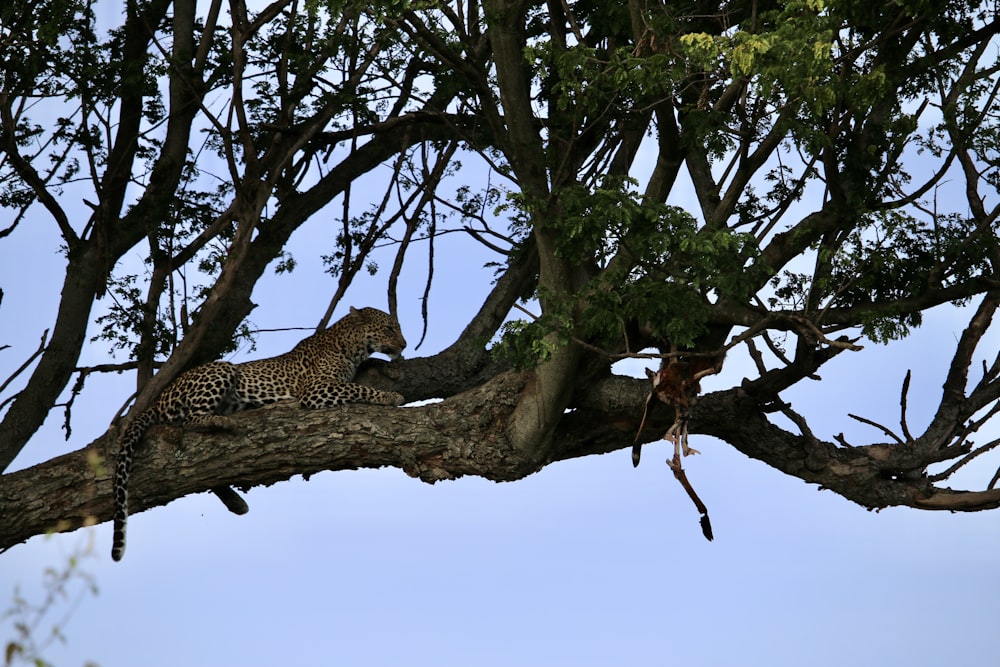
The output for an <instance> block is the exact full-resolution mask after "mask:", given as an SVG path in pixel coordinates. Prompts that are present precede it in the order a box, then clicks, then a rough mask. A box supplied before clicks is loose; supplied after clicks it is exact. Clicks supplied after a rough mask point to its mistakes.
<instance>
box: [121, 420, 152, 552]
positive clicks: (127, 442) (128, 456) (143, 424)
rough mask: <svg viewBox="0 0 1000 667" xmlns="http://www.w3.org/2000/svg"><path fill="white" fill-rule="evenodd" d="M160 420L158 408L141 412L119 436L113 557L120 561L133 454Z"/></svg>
mask: <svg viewBox="0 0 1000 667" xmlns="http://www.w3.org/2000/svg"><path fill="white" fill-rule="evenodd" d="M157 421H159V416H158V414H157V412H156V410H153V409H149V410H143V411H142V412H140V413H139V414H138V415H137V416H136V417H135V418H134V419H132V420H131V421H130V422H129V423H128V426H126V427H125V430H124V431H123V432H122V434H121V436H119V438H118V445H119V449H118V463H117V464H116V465H115V481H114V496H115V516H114V533H113V536H112V538H111V558H113V559H114V560H116V561H118V560H121V559H122V556H124V555H125V523H126V522H127V521H128V477H129V473H131V472H132V455H133V453H134V452H135V446H136V445H137V444H139V441H140V440H142V436H143V434H145V433H146V429H148V428H149V427H150V426H152V425H153V424H155V423H156V422H157Z"/></svg>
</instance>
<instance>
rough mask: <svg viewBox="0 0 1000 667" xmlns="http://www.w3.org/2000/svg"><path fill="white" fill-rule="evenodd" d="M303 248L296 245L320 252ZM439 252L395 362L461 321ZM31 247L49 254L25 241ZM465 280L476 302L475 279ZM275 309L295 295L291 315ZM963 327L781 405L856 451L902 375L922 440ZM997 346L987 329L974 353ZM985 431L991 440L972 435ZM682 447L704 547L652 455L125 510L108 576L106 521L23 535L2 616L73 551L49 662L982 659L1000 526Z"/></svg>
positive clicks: (980, 478)
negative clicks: (85, 580)
mask: <svg viewBox="0 0 1000 667" xmlns="http://www.w3.org/2000/svg"><path fill="white" fill-rule="evenodd" d="M312 229H313V231H304V233H303V234H302V235H301V236H300V237H297V238H296V243H297V244H299V246H298V247H301V248H303V249H304V248H306V247H308V246H309V245H310V244H313V243H315V242H316V239H315V237H313V238H310V234H313V233H318V234H321V233H323V232H322V228H321V227H313V228H312ZM34 231H35V232H36V233H38V231H39V230H38V229H36V230H34ZM448 242H449V241H447V240H446V239H443V240H442V245H441V246H439V257H451V258H452V259H449V260H448V264H446V265H444V266H447V272H445V270H444V269H439V271H440V273H439V275H440V276H441V280H439V281H438V282H437V283H436V288H435V292H434V295H433V299H434V300H433V301H432V303H431V315H432V321H431V328H430V338H429V341H428V343H427V345H426V349H423V350H421V351H419V352H416V353H414V352H413V351H412V350H410V351H409V352H410V355H411V356H412V355H415V354H431V353H433V352H434V351H436V350H437V349H439V348H440V347H442V346H444V345H446V344H447V343H448V342H450V340H451V339H452V338H453V337H454V336H455V335H457V333H458V331H460V329H461V327H462V325H464V323H465V322H466V321H467V318H468V315H469V314H470V313H471V311H472V310H474V308H475V307H476V306H477V305H478V302H477V301H476V297H473V296H472V295H470V294H469V293H468V291H467V290H468V289H469V282H468V280H455V279H454V276H462V275H465V276H468V275H475V274H470V273H469V272H470V271H477V270H478V268H479V266H480V265H481V263H482V258H480V257H470V256H468V255H461V256H457V257H456V256H455V255H454V254H452V255H449V254H448V253H447V246H446V245H445V244H446V243H448ZM50 247H51V246H50ZM36 251H37V253H38V256H39V257H42V256H43V255H44V254H45V253H48V255H49V256H50V257H51V254H52V253H51V251H50V250H48V249H46V248H45V247H44V245H43V244H38V245H37V246H36ZM21 261H23V262H26V264H18V262H16V261H15V262H6V261H5V262H2V263H0V281H2V282H0V286H2V287H4V288H5V289H6V291H7V297H6V298H5V301H4V304H3V309H2V310H0V334H2V335H3V337H4V341H5V342H6V341H10V340H14V339H16V340H17V341H18V342H19V346H18V347H17V348H16V350H6V351H5V352H4V353H3V354H5V355H6V357H5V358H4V361H5V363H13V362H12V361H11V359H13V358H14V357H17V358H18V360H19V359H20V358H22V357H21V356H20V355H23V354H24V353H25V352H27V351H28V350H31V349H34V345H37V338H38V336H39V335H40V331H39V329H40V328H42V327H43V326H44V324H43V322H44V321H45V317H47V313H48V307H49V304H51V303H54V299H55V298H56V296H57V293H58V284H57V283H56V284H55V292H54V293H53V292H52V289H53V286H52V285H51V284H49V281H48V280H45V279H43V280H40V281H39V285H38V286H36V287H37V289H39V290H41V291H45V290H48V292H46V293H45V294H44V298H42V297H41V296H36V297H34V298H32V299H24V298H23V294H24V293H25V290H24V289H22V287H24V285H23V283H17V284H16V287H17V289H13V286H14V285H15V283H14V282H13V281H14V280H15V277H16V274H17V271H18V270H19V269H20V270H23V269H24V268H26V267H27V266H30V264H27V262H29V261H31V258H30V257H29V255H28V253H26V254H25V255H23V256H22V258H21ZM452 261H454V263H451V262H452ZM463 262H464V263H465V264H464V265H463ZM15 267H18V268H15ZM420 270H422V269H420ZM412 271H414V272H415V274H416V273H418V272H419V271H418V269H417V268H416V267H414V268H413V269H412ZM446 273H447V275H446ZM415 274H414V275H411V278H413V280H412V281H411V282H410V283H408V284H409V285H410V287H408V288H407V289H412V290H413V293H412V294H407V295H404V294H401V295H400V305H401V310H402V316H403V327H404V332H405V333H406V334H407V336H408V338H409V339H410V340H411V341H415V340H416V337H417V336H416V332H417V331H419V327H420V323H419V321H418V319H417V313H418V312H419V310H418V308H419V303H418V302H417V300H416V298H414V294H416V293H418V292H419V290H421V289H422V284H421V283H420V280H419V276H416V277H415ZM480 275H482V277H483V283H484V286H483V287H482V289H485V283H487V282H488V275H489V274H488V273H487V272H482V273H481V274H480ZM447 276H451V279H449V278H448V277H447ZM329 280H330V279H329V278H328V277H324V276H322V275H321V270H320V267H319V266H318V265H315V264H312V263H311V262H310V260H309V259H308V257H307V255H305V254H303V255H301V256H300V267H299V269H297V270H296V272H295V273H294V274H292V275H291V276H286V277H281V278H277V279H275V280H272V281H270V282H269V286H268V287H267V288H265V289H264V290H262V291H261V292H260V294H256V295H255V301H256V302H257V303H259V304H260V308H259V309H258V310H257V311H255V312H254V314H253V315H252V318H253V320H254V322H255V323H256V324H257V325H258V326H260V327H262V328H272V327H281V326H309V325H310V324H313V323H315V321H316V320H317V319H318V317H317V313H319V312H321V311H322V309H323V308H324V307H325V301H324V299H325V295H326V294H329V290H330V287H331V286H330V285H329V282H323V281H329ZM418 284H419V287H418V286H417V285H418ZM8 286H11V287H8ZM317 286H325V287H321V288H318V287H317ZM352 289H353V291H352V293H351V294H350V295H349V298H348V299H347V302H346V303H345V304H344V308H343V309H341V310H344V309H346V306H347V305H348V304H353V305H358V306H360V305H375V306H380V307H384V305H385V304H384V296H383V295H382V294H381V290H382V289H383V286H382V284H381V283H380V282H379V279H378V278H375V279H371V280H366V281H364V282H363V283H361V284H359V285H358V286H357V287H356V288H352ZM289 291H291V293H294V294H299V295H301V297H300V298H298V299H288V298H287V294H288V293H289ZM317 293H318V294H319V295H320V298H319V299H318V301H319V303H314V302H313V301H312V299H311V295H313V294H317ZM36 308H37V309H38V310H37V311H36V310H35V309H36ZM339 314H341V313H338V315H339ZM15 323H20V324H21V326H18V327H16V328H15V327H14V326H13V325H14V324H15ZM24 323H30V325H31V327H34V328H31V327H29V326H24V325H23V324H24ZM964 326H965V319H964V314H962V313H958V312H956V311H954V309H950V308H940V309H937V310H935V311H933V312H932V313H931V314H930V316H929V317H928V322H927V324H926V325H925V326H924V327H923V328H921V329H920V330H918V331H917V332H915V333H914V335H913V336H911V337H910V338H909V339H907V340H905V341H903V342H901V343H898V344H894V345H892V346H889V347H882V346H878V345H874V344H869V345H868V346H867V347H866V349H865V350H864V351H862V352H859V353H853V354H848V353H845V354H842V355H841V356H840V357H839V358H838V359H837V360H836V361H835V362H834V363H833V365H832V366H830V367H827V368H825V369H824V372H823V373H822V374H823V377H824V380H823V382H819V383H808V384H806V385H804V386H803V387H802V388H801V389H800V390H798V391H796V392H794V393H790V394H789V396H788V398H790V399H791V400H792V401H793V404H794V406H795V408H796V409H797V410H799V411H800V412H802V413H803V414H806V415H807V416H808V417H810V418H811V420H812V427H813V429H814V430H815V431H816V433H817V434H818V435H819V436H820V437H824V438H829V437H831V436H832V435H833V434H834V433H839V432H841V431H845V432H846V433H847V436H848V439H849V440H852V441H854V442H857V443H863V442H870V441H875V440H877V439H879V434H878V433H875V432H873V430H872V429H870V428H869V427H866V426H864V425H861V424H857V423H855V422H853V421H851V420H849V419H847V417H846V414H847V413H848V412H853V413H855V414H860V415H862V416H866V417H869V418H873V419H877V420H883V421H885V422H887V423H895V421H896V420H897V419H898V399H899V386H900V382H901V380H902V377H903V374H904V373H905V371H906V369H907V368H912V369H913V372H914V378H913V383H912V388H911V397H910V414H911V426H912V427H913V428H914V429H917V428H918V427H919V426H920V425H921V419H922V418H923V419H927V418H929V417H930V415H931V414H932V411H933V409H934V405H935V401H936V400H937V398H938V397H939V394H940V386H941V381H942V380H943V377H944V372H945V369H946V367H947V366H946V364H947V361H948V359H947V356H946V355H947V353H948V352H949V348H950V347H951V346H952V345H953V344H954V341H955V339H956V337H957V336H958V335H959V333H960V332H961V330H962V328H964ZM301 335H302V334H301V333H294V332H293V333H290V334H267V335H262V336H261V337H260V339H259V341H258V350H257V352H256V353H254V355H253V356H268V355H272V354H277V353H279V352H281V351H284V350H285V349H288V347H290V345H291V344H292V343H294V341H295V340H297V339H298V338H299V337H301ZM286 339H287V340H286ZM997 343H998V340H997V337H996V335H995V333H994V334H993V335H992V338H991V339H990V340H989V341H987V345H984V348H983V349H984V350H986V349H992V350H995V349H996V348H997ZM93 354H95V355H96V354H97V351H96V350H95V351H94V352H93ZM741 363H742V362H741V361H740V359H739V358H738V355H737V356H736V357H733V358H731V360H730V362H728V363H727V368H726V373H725V374H724V375H723V376H722V377H720V378H712V379H711V380H710V381H706V383H705V389H706V391H711V390H713V389H718V388H723V387H726V386H729V385H730V384H731V383H732V382H734V381H738V379H739V376H740V374H741ZM626 370H629V371H630V372H636V371H638V370H639V365H638V364H632V366H631V367H629V368H627V369H626ZM130 382H131V380H130V379H122V378H115V377H112V378H104V379H100V380H98V379H95V384H94V386H93V388H92V389H94V390H96V391H91V393H90V394H88V395H87V396H86V399H87V401H86V402H83V403H81V405H80V406H79V407H78V408H77V410H76V415H77V417H76V420H75V422H74V437H73V439H72V441H71V442H69V443H65V442H63V441H62V434H61V432H60V431H59V429H58V426H59V422H60V421H61V414H54V415H53V417H52V418H51V419H50V420H49V423H47V425H46V428H45V430H44V431H43V432H40V434H39V435H38V436H37V437H36V438H35V439H34V440H33V441H32V443H31V444H30V445H29V448H28V449H26V450H25V452H24V454H23V456H22V457H21V458H20V459H19V461H18V465H28V464H30V462H31V461H33V460H44V459H46V458H49V457H50V456H52V455H54V454H55V453H58V452H61V451H68V450H70V449H74V448H76V447H79V446H82V445H84V444H86V443H87V442H89V441H90V439H91V438H92V437H93V436H95V435H97V434H98V433H100V432H102V431H103V429H104V428H106V425H107V422H108V420H109V419H110V418H111V416H112V415H113V414H114V412H115V411H116V410H117V408H118V405H119V404H120V402H121V401H123V400H124V398H125V397H126V396H127V394H128V390H129V383H130ZM81 400H82V399H81ZM988 437H996V434H995V433H994V434H993V435H992V436H989V434H983V435H982V436H981V440H982V441H983V442H985V441H986V439H987V438H988ZM692 445H693V446H694V447H696V448H698V449H700V450H701V451H702V452H703V453H702V454H701V455H700V456H697V457H692V458H688V459H687V460H686V462H685V467H686V469H687V471H688V475H689V477H690V479H691V481H692V483H693V484H694V485H695V488H696V489H697V490H698V492H699V494H700V495H701V497H702V498H703V499H704V500H705V502H706V504H707V505H708V507H709V510H710V513H711V517H712V521H713V526H714V528H715V534H716V539H715V541H714V542H712V543H708V542H706V541H705V540H704V538H703V537H702V536H701V533H700V530H699V528H698V523H697V514H696V513H695V511H694V509H693V507H692V506H691V504H690V501H689V500H688V499H687V497H686V496H685V495H684V494H683V491H682V490H681V488H680V486H679V485H678V484H677V483H676V481H675V480H674V479H673V477H672V476H671V475H670V473H669V471H668V470H667V468H666V467H665V466H664V465H663V460H664V459H665V458H666V456H667V447H665V446H663V445H660V446H658V447H657V446H647V448H646V450H645V451H644V456H643V463H642V465H641V466H640V467H639V468H638V469H633V468H632V465H631V461H630V457H629V452H628V451H624V450H623V451H620V452H616V453H613V454H610V455H606V456H601V457H589V458H586V459H582V460H576V461H568V462H562V463H557V464H554V465H551V466H549V467H548V468H546V469H544V470H543V471H541V472H539V473H537V474H536V475H533V476H531V477H529V478H527V479H524V480H521V481H519V482H515V483H507V484H495V483H492V482H487V481H484V480H480V479H462V480H458V481H454V482H444V483H438V484H436V485H434V486H430V485H426V484H423V483H420V482H417V481H415V480H412V479H410V478H408V477H407V476H406V475H405V474H404V473H402V472H401V471H398V470H377V471H356V472H337V473H323V474H319V475H316V476H314V477H313V478H312V479H311V481H309V482H308V483H306V482H303V481H302V480H301V479H295V480H292V481H290V482H287V483H281V484H277V485H275V486H272V487H269V488H258V489H253V490H252V491H250V492H249V494H248V496H247V498H248V501H249V503H250V506H251V511H250V513H249V514H248V515H246V516H242V517H237V516H234V515H232V514H230V513H228V512H227V511H226V510H225V509H224V508H223V507H222V505H221V504H220V503H219V502H218V501H217V500H216V499H215V498H214V497H213V496H211V495H209V494H200V495H197V496H190V497H187V498H184V499H181V500H179V501H176V502H174V503H171V504H170V505H168V506H167V507H162V508H157V509H154V510H151V511H148V512H143V513H141V514H138V515H135V516H133V517H132V518H131V519H130V522H129V550H128V554H127V556H126V558H125V559H124V561H122V562H121V563H117V564H116V563H113V562H112V561H111V560H110V557H109V556H108V548H109V545H110V529H109V526H108V525H106V524H104V525H101V526H98V527H96V528H93V529H86V530H83V531H77V532H76V533H73V534H69V535H57V536H53V537H37V538H34V539H32V540H30V541H29V542H28V543H26V544H24V545H20V546H18V547H15V548H13V549H11V550H10V551H8V552H7V553H5V554H2V555H0V596H3V597H0V608H6V607H7V606H9V605H8V604H6V603H7V602H8V601H9V600H10V599H11V598H12V596H13V592H14V589H15V586H17V587H18V588H19V590H20V592H21V594H22V595H23V596H25V597H27V598H29V599H32V598H33V597H34V599H35V600H39V599H40V597H39V596H40V593H39V586H38V584H39V582H40V580H41V577H42V570H43V568H45V567H48V566H54V567H58V566H60V565H61V564H62V563H64V562H65V560H66V558H67V556H68V554H70V553H71V552H72V551H73V550H74V548H76V547H79V546H80V545H84V544H86V543H87V541H88V540H89V539H92V540H93V542H94V555H93V556H92V557H88V558H85V559H84V565H83V566H84V569H85V570H86V571H88V572H90V573H91V574H92V576H93V577H94V580H95V581H96V583H97V586H98V587H99V593H98V594H97V595H96V596H86V597H85V599H83V601H82V602H81V603H80V605H79V606H78V607H77V608H76V610H75V612H74V613H73V614H72V615H71V617H70V619H69V621H68V622H67V623H66V624H65V626H64V627H63V632H64V634H65V636H66V639H67V641H66V643H65V644H64V645H61V644H60V645H55V646H53V647H51V648H50V650H48V651H47V652H46V653H45V656H46V658H47V659H49V660H50V661H52V662H53V663H54V664H56V665H59V666H66V665H82V664H84V662H85V661H87V660H92V661H95V662H97V663H98V664H100V665H102V666H103V667H118V666H122V667H125V666H130V665H138V664H141V665H144V666H145V667H157V666H159V665H163V666H167V665H169V666H171V667H173V666H175V665H178V664H186V665H207V664H241V665H247V666H257V665H274V664H290V663H294V662H300V661H301V662H311V663H315V662H317V661H320V662H321V663H322V664H344V665H387V664H405V665H435V666H442V665H444V666H447V665H483V666H488V665H512V664H517V665H607V664H609V663H613V664H629V665H653V664H679V665H680V664H683V665H690V666H712V665H723V666H735V665H756V664H768V665H784V664H789V665H790V664H795V665H801V664H809V665H818V666H822V665H830V666H834V665H844V664H851V665H885V664H904V663H905V664H909V665H916V666H920V665H940V664H954V665H968V666H975V665H984V666H985V665H993V664H995V642H994V641H993V639H992V637H994V635H995V629H996V627H997V623H998V621H1000V611H998V607H997V605H996V603H995V601H994V600H993V599H992V598H993V595H994V594H995V592H996V591H998V590H1000V567H998V566H1000V531H998V530H997V527H998V520H1000V516H998V514H997V513H995V512H993V513H977V514H948V513H934V514H932V513H927V512H918V511H916V510H908V509H888V510H884V511H882V512H879V513H874V512H868V511H866V510H864V509H862V508H860V507H857V506H855V505H853V504H851V503H849V502H848V501H846V500H844V499H842V498H840V497H839V496H836V495H834V494H833V493H831V492H828V491H819V490H817V489H816V488H815V487H814V486H811V485H807V484H805V483H803V482H801V481H799V480H796V479H791V478H788V477H786V476H784V475H782V474H780V473H778V472H777V471H775V470H773V469H771V468H769V467H767V466H765V465H763V464H762V463H759V462H756V461H752V460H749V459H747V458H746V457H744V456H743V455H741V454H739V453H738V452H736V451H735V450H733V449H732V448H731V447H729V446H728V445H726V444H724V443H721V442H719V441H716V440H713V439H710V438H705V437H698V436H695V437H693V439H692ZM993 464H994V465H995V464H996V461H993ZM975 472H976V475H977V479H975V480H972V481H970V484H978V485H979V486H981V485H982V484H984V483H985V479H988V477H989V475H990V474H991V473H992V468H991V467H990V465H989V462H984V463H983V465H982V466H980V467H979V469H978V470H977V471H975ZM984 478H985V479H984ZM65 609H66V607H63V608H62V609H61V611H60V612H59V613H57V614H55V615H54V617H53V618H52V619H51V620H56V619H57V618H58V617H60V616H61V615H62V613H63V611H65ZM0 628H3V633H2V634H0V637H2V638H4V639H7V638H10V637H12V636H13V634H12V631H11V630H10V625H9V622H7V624H6V625H0Z"/></svg>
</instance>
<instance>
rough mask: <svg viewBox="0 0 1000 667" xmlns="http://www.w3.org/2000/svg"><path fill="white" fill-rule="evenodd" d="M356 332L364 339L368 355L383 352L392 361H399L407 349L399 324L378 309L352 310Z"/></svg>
mask: <svg viewBox="0 0 1000 667" xmlns="http://www.w3.org/2000/svg"><path fill="white" fill-rule="evenodd" d="M351 315H352V320H356V322H354V324H355V326H356V329H355V331H356V332H357V333H358V335H359V336H360V337H361V338H362V340H363V342H364V345H365V347H366V348H367V350H368V354H374V353H375V352H381V353H382V354H385V355H386V356H388V357H389V358H390V359H398V358H400V356H401V355H402V352H403V350H404V349H405V348H406V339H405V338H403V332H402V330H401V329H400V328H399V322H397V321H396V318H394V317H392V316H391V315H389V314H388V313H384V312H382V311H381V310H378V309H377V308H360V309H355V308H352V309H351Z"/></svg>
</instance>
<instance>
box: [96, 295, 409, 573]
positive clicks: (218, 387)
mask: <svg viewBox="0 0 1000 667" xmlns="http://www.w3.org/2000/svg"><path fill="white" fill-rule="evenodd" d="M405 347H406V340H405V339H404V338H403V333H402V331H400V328H399V323H398V322H397V321H396V319H395V318H393V317H392V316H390V315H388V314H387V313H384V312H382V311H381V310H378V309H377V308H361V309H355V308H351V312H350V313H349V314H348V315H347V316H346V317H344V318H343V319H341V320H339V321H338V322H336V323H334V324H333V325H332V326H331V327H330V328H328V329H325V330H323V331H319V332H317V333H315V334H313V335H312V336H309V337H308V338H306V339H304V340H303V341H301V342H300V343H299V344H298V345H296V346H295V347H294V348H293V349H292V350H291V351H290V352H286V353H285V354H282V355H280V356H277V357H271V358H269V359H259V360H257V361H248V362H246V363H242V364H231V363H228V362H225V361H216V362H212V363H209V364H205V365H203V366H198V367H196V368H192V369H191V370H189V371H187V372H185V373H183V374H181V375H180V377H178V378H177V379H176V380H174V381H173V382H172V383H171V384H170V385H169V386H167V388H166V389H165V390H164V391H163V393H162V394H161V395H160V397H159V399H158V400H157V401H156V403H154V404H153V406H152V407H151V408H149V409H148V410H144V411H142V412H140V413H139V414H138V415H137V416H135V417H134V418H132V420H131V421H130V422H129V423H128V425H127V426H126V427H125V429H124V431H122V433H121V435H120V436H119V438H118V446H119V453H118V463H117V465H116V466H115V478H114V500H115V513H114V536H113V538H112V542H113V543H112V548H111V557H112V558H113V559H114V560H121V558H122V556H123V555H124V553H125V523H126V520H127V519H128V478H129V473H130V472H131V470H132V459H133V455H134V452H135V447H136V445H137V444H138V443H139V441H140V440H142V437H143V435H144V434H145V433H146V429H148V428H149V427H150V426H153V425H154V424H178V423H187V424H193V423H198V422H208V421H211V420H212V419H213V418H215V416H216V415H228V414H232V413H234V412H238V411H240V410H250V409H253V408H259V407H261V406H262V405H266V404H268V403H275V402H277V401H291V400H298V401H299V403H300V404H301V405H302V406H303V407H306V408H322V407H332V406H334V405H342V404H344V403H374V404H379V405H399V404H401V403H402V402H403V396H402V395H401V394H398V393H396V392H393V391H383V390H381V389H375V388H374V387H367V386H365V385H361V384H357V383H355V382H352V381H351V380H353V379H354V375H355V373H357V370H358V366H360V365H361V362H362V361H364V360H365V359H367V358H368V357H369V356H371V355H372V354H373V353H375V352H381V353H383V354H386V355H388V356H389V357H390V358H391V359H395V358H397V357H399V355H400V353H401V352H402V351H403V348H405Z"/></svg>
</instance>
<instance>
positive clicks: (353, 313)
mask: <svg viewBox="0 0 1000 667" xmlns="http://www.w3.org/2000/svg"><path fill="white" fill-rule="evenodd" d="M357 314H358V309H357V308H355V307H354V306H351V315H357Z"/></svg>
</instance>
